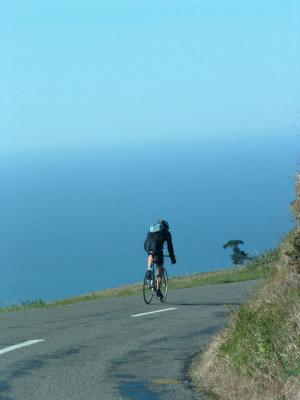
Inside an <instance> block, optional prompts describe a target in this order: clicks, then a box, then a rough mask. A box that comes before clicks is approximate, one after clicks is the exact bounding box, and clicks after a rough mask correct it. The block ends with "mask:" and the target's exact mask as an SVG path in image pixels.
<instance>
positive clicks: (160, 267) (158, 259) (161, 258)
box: [156, 253, 164, 289]
mask: <svg viewBox="0 0 300 400" xmlns="http://www.w3.org/2000/svg"><path fill="white" fill-rule="evenodd" d="M156 262H157V289H160V286H161V281H162V276H163V270H164V256H163V253H159V254H157V256H156Z"/></svg>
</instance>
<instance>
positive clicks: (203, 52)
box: [0, 0, 300, 154]
mask: <svg viewBox="0 0 300 400" xmlns="http://www.w3.org/2000/svg"><path fill="white" fill-rule="evenodd" d="M0 8H1V9H0V11H1V31H0V34H1V37H0V39H1V50H0V51H1V52H0V57H1V63H0V64H1V67H0V68H1V69H0V118H1V119H0V129H1V133H0V134H1V137H0V139H1V148H2V151H3V152H4V153H7V154H11V153H15V152H18V151H20V150H21V151H32V150H34V151H36V150H38V151H40V150H41V149H61V148H66V147H68V146H71V147H74V146H75V147H76V146H80V147H82V146H97V145H101V144H103V143H111V144H116V143H128V142H129V143H133V142H135V143H148V142H151V141H153V140H160V141H169V140H172V141H174V140H188V139H191V138H197V137H206V136H214V135H215V136H221V135H222V136H223V137H224V136H226V135H229V134H236V135H243V134H245V135H246V134H247V135H249V134H257V135H259V134H261V133H265V132H267V133H271V134H274V133H278V132H281V133H285V132H288V130H289V129H293V127H295V126H297V125H298V127H299V125H300V123H299V122H298V120H299V111H300V51H299V50H300V21H299V15H300V2H299V1H298V0H287V1H285V2H282V1H281V0H280V1H276V0H275V1H274V0H272V1H270V0H265V1H263V2H262V1H260V0H251V1H249V0H243V1H240V0H222V1H221V0H207V1H203V0H197V1H194V0H185V1H182V0H181V1H178V0H172V1H171V0H151V1H150V0H149V1H148V0H122V1H121V0H109V1H108V0H105V1H92V0H86V1H74V0H72V1H68V0H64V1H51V2H50V1H48V2H41V1H39V0H27V1H26V2H24V1H21V0H19V1H14V0H9V1H8V0H3V1H2V2H1V6H0Z"/></svg>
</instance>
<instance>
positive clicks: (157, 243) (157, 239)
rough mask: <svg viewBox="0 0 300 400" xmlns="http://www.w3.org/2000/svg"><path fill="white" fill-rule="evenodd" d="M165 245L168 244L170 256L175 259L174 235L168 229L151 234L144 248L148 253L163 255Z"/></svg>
mask: <svg viewBox="0 0 300 400" xmlns="http://www.w3.org/2000/svg"><path fill="white" fill-rule="evenodd" d="M165 243H167V247H168V252H169V256H170V257H171V258H175V254H174V248H173V243H172V235H171V233H170V231H168V230H166V229H165V230H163V231H160V232H154V233H152V232H149V233H148V236H147V238H146V240H145V243H144V248H145V250H146V251H147V252H150V251H153V252H154V253H156V254H162V252H163V248H164V244H165Z"/></svg>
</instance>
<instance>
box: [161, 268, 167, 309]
mask: <svg viewBox="0 0 300 400" xmlns="http://www.w3.org/2000/svg"><path fill="white" fill-rule="evenodd" d="M160 291H161V293H162V295H163V298H162V299H161V302H162V303H163V302H165V301H166V298H167V294H168V273H167V270H166V269H165V268H164V270H163V275H162V279H161V285H160Z"/></svg>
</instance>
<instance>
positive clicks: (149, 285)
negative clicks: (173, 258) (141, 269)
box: [143, 255, 169, 304]
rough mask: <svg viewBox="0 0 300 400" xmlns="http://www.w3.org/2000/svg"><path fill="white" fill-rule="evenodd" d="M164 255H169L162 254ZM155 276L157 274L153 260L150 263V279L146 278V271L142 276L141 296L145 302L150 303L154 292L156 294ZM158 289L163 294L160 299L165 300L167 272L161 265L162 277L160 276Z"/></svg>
mask: <svg viewBox="0 0 300 400" xmlns="http://www.w3.org/2000/svg"><path fill="white" fill-rule="evenodd" d="M165 257H169V256H166V255H164V258H165ZM157 276H158V271H157V263H156V262H154V263H152V265H151V279H148V275H147V271H146V273H145V277H144V283H143V297H144V301H145V303H146V304H150V303H151V301H152V299H153V296H154V294H156V291H157V286H158V285H157ZM160 290H161V293H162V295H163V298H162V299H160V301H161V302H162V303H164V302H165V301H166V298H167V294H168V272H167V270H166V268H165V267H163V273H162V278H161V285H160Z"/></svg>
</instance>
